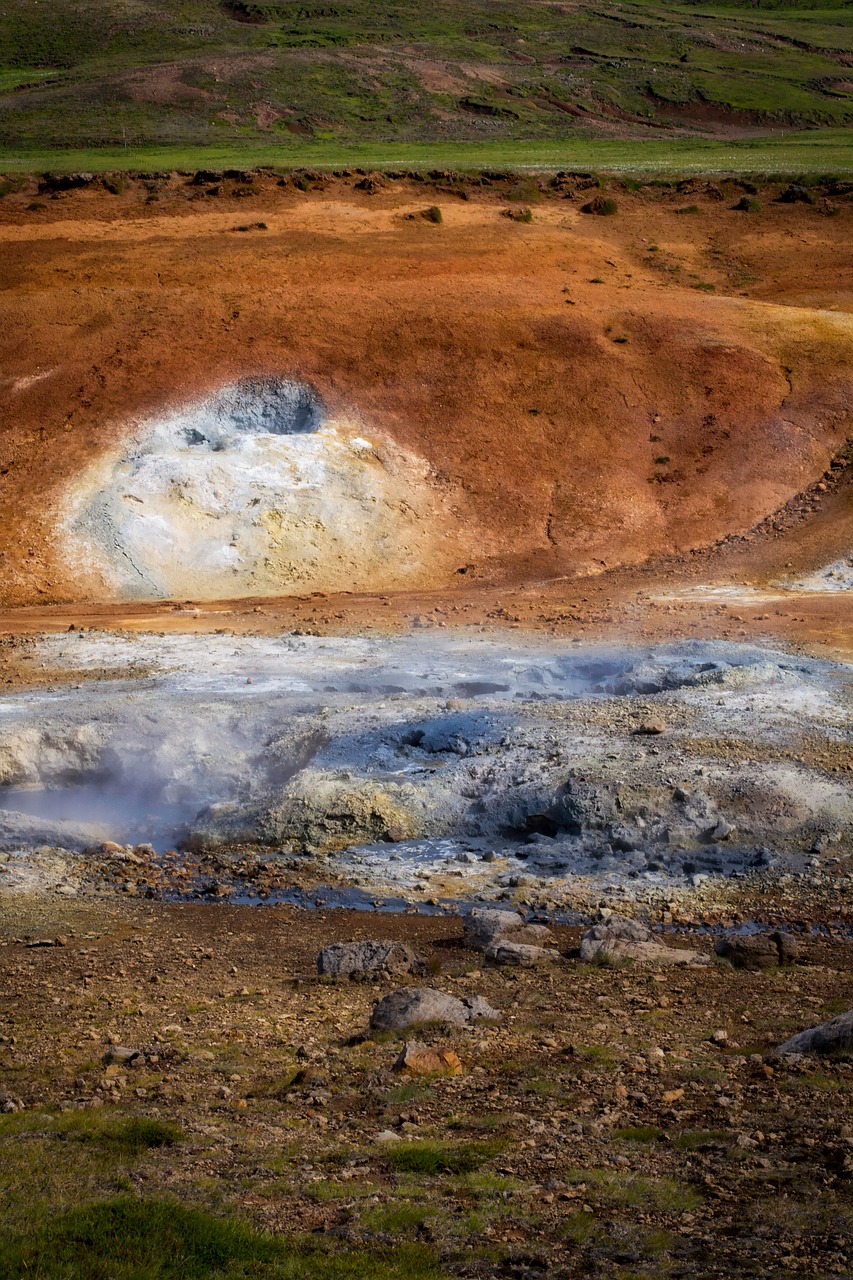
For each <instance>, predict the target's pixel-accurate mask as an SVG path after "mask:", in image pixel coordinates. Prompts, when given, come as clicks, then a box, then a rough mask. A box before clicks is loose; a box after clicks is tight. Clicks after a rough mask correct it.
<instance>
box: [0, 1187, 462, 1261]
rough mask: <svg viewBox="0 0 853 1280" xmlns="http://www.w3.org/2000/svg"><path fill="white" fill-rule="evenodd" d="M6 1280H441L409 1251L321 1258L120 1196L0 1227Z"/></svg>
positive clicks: (186, 1212) (424, 1255) (187, 1211)
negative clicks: (17, 1226)
mask: <svg viewBox="0 0 853 1280" xmlns="http://www.w3.org/2000/svg"><path fill="white" fill-rule="evenodd" d="M0 1275H3V1276H4V1277H8V1280H24V1277H28V1278H30V1280H209V1278H212V1277H217V1278H218V1280H244V1278H248V1277H250V1276H255V1277H257V1276H263V1277H265V1280H441V1277H442V1275H443V1273H442V1272H441V1271H440V1269H439V1267H438V1265H437V1264H436V1262H435V1261H434V1258H433V1256H432V1254H431V1253H430V1251H428V1250H426V1249H424V1248H421V1247H415V1246H403V1247H401V1248H395V1249H386V1250H372V1249H371V1250H367V1249H362V1250H360V1251H359V1252H357V1253H356V1252H352V1251H349V1250H343V1251H341V1252H339V1253H324V1252H323V1251H322V1250H321V1249H320V1248H318V1247H317V1246H316V1245H315V1244H313V1243H311V1242H308V1243H303V1242H299V1241H290V1242H288V1241H284V1240H282V1239H280V1238H275V1237H273V1236H269V1235H266V1234H265V1233H263V1232H260V1231H257V1230H255V1229H254V1228H252V1227H251V1226H250V1225H249V1224H247V1223H245V1222H242V1221H240V1220H239V1219H236V1218H223V1217H217V1216H214V1215H213V1214H211V1213H209V1212H207V1211H205V1210H203V1209H197V1208H188V1207H186V1206H185V1205H182V1204H179V1203H178V1202H176V1201H170V1200H136V1199H133V1198H131V1197H128V1196H124V1197H118V1198H113V1199H110V1200H103V1201H100V1202H96V1203H93V1204H87V1205H82V1206H79V1207H76V1208H73V1209H70V1210H68V1211H66V1212H65V1213H61V1214H59V1215H57V1216H55V1217H53V1218H50V1219H47V1220H45V1221H42V1222H40V1223H39V1224H38V1225H37V1226H35V1227H34V1228H33V1229H31V1230H29V1231H27V1232H25V1233H24V1232H16V1231H12V1230H9V1229H8V1228H6V1227H0Z"/></svg>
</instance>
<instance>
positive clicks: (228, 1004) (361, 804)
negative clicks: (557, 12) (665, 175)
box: [0, 173, 853, 1280]
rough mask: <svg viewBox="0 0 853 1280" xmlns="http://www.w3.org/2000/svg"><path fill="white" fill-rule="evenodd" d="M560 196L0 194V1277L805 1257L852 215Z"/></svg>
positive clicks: (569, 192) (828, 981)
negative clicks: (590, 931)
mask: <svg viewBox="0 0 853 1280" xmlns="http://www.w3.org/2000/svg"><path fill="white" fill-rule="evenodd" d="M631 185H633V184H631ZM605 186H606V190H603V191H602V190H600V189H599V187H598V186H597V185H595V183H594V181H593V180H592V179H589V178H585V177H582V176H577V175H575V176H567V175H563V176H561V177H557V178H551V177H547V176H545V177H541V178H530V177H525V178H524V179H519V178H518V177H515V178H512V177H508V176H505V175H500V174H494V175H491V176H489V175H486V176H484V177H483V178H482V179H477V180H476V181H472V180H465V181H463V180H462V179H460V178H459V177H458V175H454V174H446V173H445V174H436V175H433V176H431V177H429V178H427V179H426V180H424V179H422V178H416V177H413V176H411V175H409V176H406V175H396V176H390V177H389V176H383V175H360V174H349V175H340V176H337V177H334V178H333V177H330V176H327V177H323V176H321V175H313V176H311V175H307V176H306V175H301V176H298V177H297V179H296V180H294V178H292V177H288V178H287V179H286V181H285V183H284V185H282V183H281V180H280V178H279V175H274V174H272V173H260V174H250V175H233V174H232V175H230V176H227V175H222V174H201V175H193V174H162V175H148V176H147V177H145V178H140V179H132V180H125V179H122V181H121V182H120V183H119V182H114V181H113V182H112V184H111V187H110V188H108V187H105V186H104V185H103V184H102V183H101V181H100V180H96V179H94V178H87V177H80V178H79V180H77V179H75V180H74V182H69V181H67V180H63V179H57V178H43V179H41V180H36V179H33V180H32V181H31V182H29V183H22V184H18V185H17V186H16V187H15V189H14V190H12V191H11V192H10V193H9V194H7V195H6V196H5V197H4V199H3V201H2V206H0V241H2V245H3V255H2V259H0V277H2V281H3V284H4V286H5V288H4V292H3V295H2V304H0V305H2V307H3V308H4V323H3V325H2V327H0V352H2V356H0V363H2V370H3V381H2V384H0V393H1V394H2V408H3V413H4V418H3V426H2V431H0V475H1V476H2V489H0V515H1V516H2V527H3V531H4V536H3V540H2V547H0V602H2V613H0V633H2V634H0V691H2V692H0V905H2V914H0V975H2V977H0V1109H2V1113H0V1147H2V1154H3V1158H2V1161H0V1188H2V1203H3V1206H4V1212H3V1220H2V1223H0V1271H3V1273H4V1274H9V1275H12V1276H16V1277H17V1276H24V1275H43V1276H45V1277H49V1278H50V1280H52V1278H53V1277H54V1276H61V1277H62V1278H63V1280H66V1278H67V1277H70V1276H74V1277H75V1280H76V1277H78V1276H80V1277H83V1280H90V1277H91V1280H96V1278H97V1280H102V1277H104V1276H107V1275H109V1276H112V1275H114V1274H115V1275H117V1276H121V1277H122V1280H124V1277H125V1275H127V1277H128V1280H130V1278H132V1280H137V1277H141V1276H145V1277H146V1280H148V1277H149V1276H157V1277H170V1278H171V1277H173V1276H174V1277H177V1276H181V1277H183V1276H185V1275H186V1276H196V1275H198V1276H207V1275H210V1274H219V1273H221V1274H222V1275H224V1276H227V1277H232V1278H233V1280H237V1277H241V1278H242V1277H245V1276H248V1275H256V1274H264V1275H270V1276H272V1277H281V1278H283V1277H293V1278H296V1277H303V1276H305V1277H307V1276H312V1277H314V1276H320V1277H327V1278H328V1280H333V1278H338V1277H340V1278H343V1277H365V1278H366V1277H371V1280H373V1278H374V1277H382V1278H385V1277H387V1278H388V1280H392V1278H395V1277H398V1276H402V1275H404V1274H405V1275H407V1276H409V1277H423V1278H424V1280H426V1278H427V1277H431V1278H432V1280H438V1277H443V1276H447V1277H450V1276H459V1277H469V1276H470V1277H472V1280H473V1278H474V1277H483V1280H486V1278H487V1277H493V1276H495V1277H503V1276H506V1277H519V1278H521V1277H525V1278H526V1277H531V1278H533V1277H536V1278H538V1277H552V1276H553V1277H555V1278H556V1277H574V1276H588V1275H601V1276H613V1277H620V1278H621V1277H628V1276H631V1277H634V1276H648V1277H650V1278H651V1277H655V1278H657V1277H661V1280H663V1278H664V1277H670V1276H671V1277H678V1276H704V1275H708V1276H711V1275H714V1276H730V1275H731V1274H732V1272H738V1271H741V1272H743V1273H744V1274H747V1275H757V1274H761V1275H762V1276H772V1277H776V1276H778V1277H783V1276H784V1277H788V1276H794V1275H812V1276H822V1277H828V1276H839V1277H841V1276H847V1275H849V1274H850V1268H851V1265H853V1263H851V1241H853V1201H851V1188H853V1181H851V1179H853V1128H851V1125H850V1118H849V1113H850V1101H851V1089H853V1066H852V1065H851V1061H850V1057H849V1053H848V1054H847V1056H846V1057H845V1055H844V1053H843V1052H842V1053H838V1054H830V1055H825V1056H823V1057H818V1056H806V1055H800V1056H795V1057H790V1056H781V1057H780V1056H779V1055H778V1054H776V1053H775V1050H776V1049H777V1048H778V1046H779V1045H781V1044H782V1043H783V1042H784V1041H785V1040H787V1039H788V1038H789V1036H791V1035H792V1034H794V1033H795V1032H797V1031H800V1030H802V1029H804V1028H808V1027H812V1026H815V1025H816V1024H818V1023H821V1022H823V1021H825V1020H826V1019H829V1018H831V1017H833V1016H834V1015H837V1014H840V1013H843V1012H844V1011H846V1010H848V1009H850V1008H851V1006H853V984H851V979H850V972H851V969H850V961H851V887H853V865H852V864H851V858H853V845H851V830H853V822H851V816H853V789H851V781H853V756H851V739H850V696H851V694H850V665H849V664H850V661H851V651H852V650H853V646H851V637H852V636H853V608H851V599H853V595H851V591H850V584H851V581H853V577H851V570H850V557H851V550H853V519H851V517H853V488H851V483H850V482H851V477H853V465H851V464H853V455H851V434H850V405H851V402H853V401H852V400H851V397H852V396H853V362H851V354H850V353H851V336H853V334H852V333H851V322H850V311H851V309H853V274H851V260H850V251H849V244H850V224H851V218H853V204H851V195H850V192H848V191H847V190H846V188H845V186H844V184H839V183H837V182H835V183H833V182H831V181H829V180H827V181H826V182H824V183H822V184H817V185H815V186H812V187H809V188H803V187H800V186H796V185H795V186H793V187H792V186H791V185H790V184H788V183H781V182H779V183H770V182H765V183H763V184H750V186H753V187H755V188H756V189H755V190H751V191H745V190H744V186H743V184H737V183H734V182H724V181H715V182H712V183H708V182H704V181H701V182H700V181H691V182H690V183H687V184H681V185H680V186H673V185H663V184H659V185H656V184H649V185H647V186H645V187H643V188H641V189H639V190H633V189H632V190H629V189H627V187H626V186H625V185H624V184H617V183H615V182H611V183H610V184H609V185H608V184H605ZM596 200H599V202H601V201H604V200H612V201H614V202H615V206H616V207H615V211H614V212H612V214H611V215H610V216H605V217H602V216H596V215H595V214H594V213H585V212H583V206H584V205H587V204H589V203H590V201H592V202H595V201H596ZM736 206H737V207H736ZM598 207H599V208H600V207H601V203H599V206H598ZM433 210H440V217H438V216H436V214H435V213H434V212H432V211H433ZM507 212H509V213H510V214H511V215H512V216H509V217H508V216H505V215H506V213H507ZM528 213H529V217H528ZM472 904H477V905H479V906H482V905H483V904H488V906H490V907H501V908H503V909H516V910H519V911H521V912H522V913H523V914H524V916H525V918H526V919H527V920H529V921H531V922H533V923H536V924H539V925H547V926H549V927H550V928H551V929H552V935H551V937H550V940H549V941H548V951H547V952H546V953H545V954H543V955H540V956H538V957H536V958H537V959H538V961H539V962H538V963H537V964H536V965H535V966H534V967H530V968H528V967H525V966H523V965H514V964H510V963H507V962H506V961H507V959H508V958H515V959H519V958H525V957H524V955H523V954H522V952H518V951H516V952H515V953H513V952H512V947H511V946H509V947H508V948H507V949H506V950H505V951H504V952H503V953H501V952H500V951H490V952H489V953H488V955H487V954H484V953H483V952H481V951H476V950H472V949H471V948H470V946H469V947H466V946H464V945H463V921H464V918H465V917H466V915H467V914H468V912H469V911H470V909H471V907H472ZM623 916H624V917H629V918H632V919H636V920H639V921H643V922H645V923H646V924H648V925H650V926H651V927H652V928H653V929H654V930H655V938H656V941H658V942H663V943H665V944H666V945H667V946H668V947H675V948H677V949H679V951H680V958H682V959H683V958H684V956H685V955H697V956H700V957H701V958H702V959H703V960H705V961H706V963H703V964H701V965H700V964H696V965H694V964H677V965H673V964H669V963H665V961H666V960H667V959H671V956H669V955H667V954H666V953H664V954H663V956H662V955H661V953H660V952H659V951H657V950H655V951H654V953H653V958H652V959H651V960H649V961H644V960H642V959H639V960H637V959H634V960H628V961H625V962H620V963H618V964H610V965H608V964H593V963H589V962H587V961H582V960H581V959H580V954H579V941H580V937H581V933H582V932H583V931H584V930H585V929H587V928H588V927H589V925H590V924H592V923H594V922H597V923H598V924H599V925H601V926H606V925H607V923H608V921H611V922H612V921H613V919H614V917H617V918H618V917H623ZM778 931H781V933H782V935H783V936H784V938H785V940H786V941H785V943H784V947H783V946H782V943H781V942H779V943H777V942H774V941H773V940H772V939H771V933H773V935H774V936H776V935H777V933H778ZM533 934H534V935H535V934H536V931H535V930H534V931H533ZM724 935H726V936H728V937H729V938H731V939H734V942H732V943H730V947H731V946H734V947H735V950H734V951H732V950H731V949H730V950H729V951H728V952H727V953H726V954H727V956H728V959H726V958H725V957H723V956H720V955H717V954H716V951H715V947H716V945H717V944H718V943H720V942H721V939H722V938H723V936H724ZM531 936H533V935H531ZM536 936H538V935H536ZM371 939H372V940H376V941H380V942H381V941H383V940H396V941H398V942H404V943H406V944H409V945H411V946H412V947H414V948H415V949H416V950H417V951H418V952H419V953H420V957H421V958H420V960H419V961H418V964H417V966H416V972H414V973H413V974H408V973H406V974H400V973H395V974H393V975H392V974H390V973H385V972H381V971H380V972H374V973H369V974H367V975H366V976H364V977H363V978H362V979H361V980H360V981H353V980H351V979H333V978H330V977H329V976H325V975H324V976H320V975H319V974H318V971H317V954H318V952H319V950H320V949H321V947H323V946H325V945H327V944H331V943H346V942H350V941H356V940H371ZM750 947H752V948H753V950H752V951H750ZM762 947H763V948H764V951H762V952H761V954H762V955H763V956H764V959H763V960H762V965H763V966H765V967H761V968H756V969H744V968H741V967H738V964H739V963H740V961H739V960H738V956H739V955H740V954H741V952H743V953H744V954H746V953H747V952H749V954H751V955H755V954H757V953H758V951H761V948H762ZM774 948H776V950H774ZM756 949H757V950H756ZM555 952H556V954H554V953H555ZM768 956H769V957H770V959H769V960H768ZM526 958H528V959H530V958H532V957H530V956H528V957H526ZM782 960H784V961H785V963H779V961H782ZM409 985H414V986H418V987H430V988H434V989H436V990H437V991H439V992H441V993H443V994H445V995H453V996H459V997H471V998H473V997H484V998H485V999H486V1000H488V1002H489V1005H490V1006H491V1007H492V1010H493V1011H495V1012H496V1013H497V1014H498V1015H499V1016H498V1017H497V1018H489V1019H487V1020H485V1021H480V1022H476V1023H475V1024H474V1025H473V1026H452V1027H451V1026H447V1025H443V1024H441V1025H439V1024H428V1025H422V1026H417V1027H414V1028H410V1029H404V1030H401V1031H399V1032H396V1031H377V1030H375V1029H374V1030H371V1026H370V1019H371V1012H372V1010H373V1007H374V1006H375V1005H376V1003H377V1002H378V1001H379V1000H380V998H381V997H383V996H385V995H387V994H388V993H390V992H392V991H394V990H395V989H397V988H401V987H406V986H409ZM465 1007H466V1008H467V1007H468V1006H465ZM412 1041H415V1042H417V1044H420V1045H421V1046H425V1047H426V1050H435V1051H436V1052H435V1053H434V1054H430V1053H429V1052H426V1053H424V1052H423V1051H422V1049H418V1048H417V1044H416V1045H415V1046H414V1047H413V1046H412V1043H411V1042H412ZM407 1042H408V1049H406V1048H405V1045H406V1044H407ZM401 1051H403V1053H402V1057H401ZM457 1060H458V1061H457ZM406 1063H409V1064H417V1063H420V1064H421V1068H422V1069H423V1066H424V1064H425V1063H426V1064H427V1065H428V1066H429V1067H430V1068H431V1070H430V1071H428V1072H427V1074H420V1073H419V1072H418V1070H417V1068H416V1067H415V1069H413V1067H412V1066H411V1065H409V1066H406V1065H405V1064H406ZM164 1205H165V1206H166V1207H165V1208H163V1206H164ZM211 1259H213V1262H211ZM62 1266H64V1267H65V1270H64V1271H63V1270H57V1268H58V1267H62ZM212 1266H213V1267H214V1268H215V1267H218V1268H219V1273H217V1272H216V1270H215V1269H214V1270H213V1271H211V1267H212ZM120 1267H124V1268H125V1270H124V1271H122V1270H120V1269H118V1268H120ZM146 1267H148V1270H145V1268H146ZM154 1267H157V1268H159V1270H154V1269H153V1268H154ZM4 1268H5V1270H4ZM39 1268H41V1270H40V1269H39ZM134 1268H135V1269H134Z"/></svg>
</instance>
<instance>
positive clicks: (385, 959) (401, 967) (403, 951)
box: [317, 940, 426, 978]
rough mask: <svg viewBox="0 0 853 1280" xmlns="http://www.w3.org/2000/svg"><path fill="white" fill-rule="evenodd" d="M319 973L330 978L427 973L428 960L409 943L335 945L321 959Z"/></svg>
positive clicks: (326, 948)
mask: <svg viewBox="0 0 853 1280" xmlns="http://www.w3.org/2000/svg"><path fill="white" fill-rule="evenodd" d="M317 972H318V973H322V974H323V975H324V976H326V977H330V978H351V977H357V976H359V975H361V974H364V973H389V974H396V973H425V972H426V961H425V960H424V957H423V956H421V955H419V954H418V952H417V951H414V950H413V949H412V948H411V947H410V946H408V945H407V944H406V943H405V942H390V941H389V942H376V941H372V940H371V941H369V942H335V943H332V944H331V945H330V946H328V947H324V948H323V950H322V951H321V952H320V954H319V955H318V956H317Z"/></svg>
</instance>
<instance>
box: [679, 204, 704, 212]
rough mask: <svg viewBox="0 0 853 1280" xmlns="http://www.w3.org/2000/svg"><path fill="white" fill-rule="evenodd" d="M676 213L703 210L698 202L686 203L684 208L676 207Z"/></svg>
mask: <svg viewBox="0 0 853 1280" xmlns="http://www.w3.org/2000/svg"><path fill="white" fill-rule="evenodd" d="M675 212H676V213H701V212H702V210H701V209H700V208H699V206H698V204H686V205H684V207H683V208H682V209H676V211H675Z"/></svg>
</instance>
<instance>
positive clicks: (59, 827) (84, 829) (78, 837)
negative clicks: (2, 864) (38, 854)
mask: <svg viewBox="0 0 853 1280" xmlns="http://www.w3.org/2000/svg"><path fill="white" fill-rule="evenodd" d="M104 835H105V832H104V830H103V828H102V827H99V826H96V825H95V824H92V825H91V826H84V825H82V824H81V823H77V822H54V821H52V820H51V819H49V818H35V817H33V816H31V815H30V814H28V813H18V812H16V811H15V810H14V809H0V849H21V848H33V847H38V846H41V845H44V846H49V847H50V848H52V849H70V850H72V851H73V852H75V853H82V852H83V851H84V850H85V849H88V848H89V846H90V845H91V844H92V843H93V842H94V841H97V840H103V838H104Z"/></svg>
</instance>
